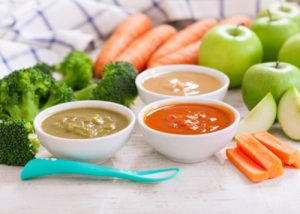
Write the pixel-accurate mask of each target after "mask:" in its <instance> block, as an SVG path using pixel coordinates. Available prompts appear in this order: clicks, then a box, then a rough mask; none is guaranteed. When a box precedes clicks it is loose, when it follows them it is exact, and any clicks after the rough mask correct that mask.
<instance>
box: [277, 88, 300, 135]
mask: <svg viewBox="0 0 300 214" xmlns="http://www.w3.org/2000/svg"><path fill="white" fill-rule="evenodd" d="M277 118H278V122H279V124H280V126H281V128H282V130H283V132H284V133H285V134H286V135H287V136H288V137H290V138H291V139H293V140H297V141H300V94H299V91H298V90H297V89H296V88H295V87H292V88H290V89H288V90H287V91H286V92H285V93H284V94H283V95H282V97H281V99H280V101H279V104H278V116H277Z"/></svg>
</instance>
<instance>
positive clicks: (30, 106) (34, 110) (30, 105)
mask: <svg viewBox="0 0 300 214" xmlns="http://www.w3.org/2000/svg"><path fill="white" fill-rule="evenodd" d="M38 106H39V103H38V101H37V99H36V95H35V94H34V92H32V91H28V92H27V93H26V94H25V95H24V97H23V98H22V105H21V107H20V108H21V109H22V110H23V115H22V118H23V119H25V120H26V121H33V119H34V118H35V116H36V115H37V114H38V113H39V112H40V111H39V107H38Z"/></svg>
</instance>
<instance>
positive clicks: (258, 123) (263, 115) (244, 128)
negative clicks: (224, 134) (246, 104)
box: [237, 92, 277, 135]
mask: <svg viewBox="0 0 300 214" xmlns="http://www.w3.org/2000/svg"><path fill="white" fill-rule="evenodd" d="M276 113H277V105H276V102H275V100H274V98H273V96H272V94H271V93H270V92H269V93H268V94H267V95H265V96H264V98H263V99H262V100H261V101H260V102H259V103H258V104H257V105H256V106H255V107H254V108H253V109H252V110H251V111H250V112H249V113H248V114H247V115H246V116H245V117H244V118H243V119H242V120H241V121H240V123H239V125H238V130H237V135H238V134H241V133H245V132H256V131H263V130H265V131H267V130H268V129H270V128H271V126H272V125H273V123H274V121H275V119H276Z"/></svg>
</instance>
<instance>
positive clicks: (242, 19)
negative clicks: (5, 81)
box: [219, 16, 252, 27]
mask: <svg viewBox="0 0 300 214" xmlns="http://www.w3.org/2000/svg"><path fill="white" fill-rule="evenodd" d="M251 23H252V21H251V19H250V18H249V17H248V16H230V17H227V18H225V19H223V20H222V21H221V22H220V23H219V25H228V24H232V25H240V24H243V25H244V26H246V27H250V26H251Z"/></svg>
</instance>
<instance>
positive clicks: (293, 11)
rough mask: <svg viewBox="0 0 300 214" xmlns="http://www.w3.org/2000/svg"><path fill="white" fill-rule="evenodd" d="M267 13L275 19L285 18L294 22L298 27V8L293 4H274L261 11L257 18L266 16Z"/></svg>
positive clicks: (299, 12)
mask: <svg viewBox="0 0 300 214" xmlns="http://www.w3.org/2000/svg"><path fill="white" fill-rule="evenodd" d="M268 11H269V12H270V13H271V14H272V16H274V17H277V18H287V19H290V20H292V21H294V22H295V23H296V24H298V26H299V27H300V8H299V6H298V5H297V4H295V3H287V2H281V3H280V2H276V3H273V4H271V5H270V6H269V7H268V8H266V9H265V10H262V11H261V12H260V13H259V14H258V17H265V16H268Z"/></svg>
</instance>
